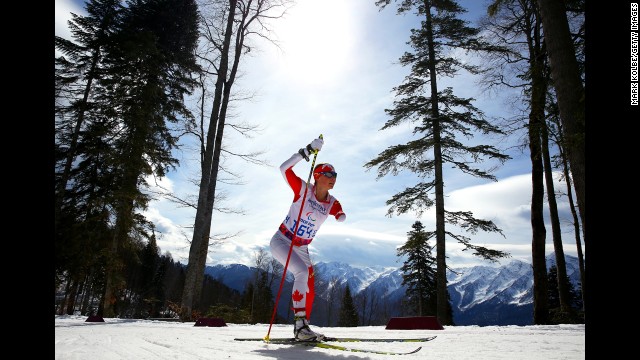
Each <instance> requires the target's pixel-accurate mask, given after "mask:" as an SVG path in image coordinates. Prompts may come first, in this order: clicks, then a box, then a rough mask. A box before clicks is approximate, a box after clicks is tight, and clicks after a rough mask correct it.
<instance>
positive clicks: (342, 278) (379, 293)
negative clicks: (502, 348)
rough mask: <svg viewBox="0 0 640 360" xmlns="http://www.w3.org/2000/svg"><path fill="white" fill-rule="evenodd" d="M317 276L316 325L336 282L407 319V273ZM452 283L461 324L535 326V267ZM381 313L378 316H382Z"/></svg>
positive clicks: (319, 269)
mask: <svg viewBox="0 0 640 360" xmlns="http://www.w3.org/2000/svg"><path fill="white" fill-rule="evenodd" d="M565 259H566V267H567V276H568V277H569V279H570V280H571V282H572V284H573V286H574V288H575V289H579V288H580V272H579V266H578V258H576V257H573V256H569V255H566V256H565ZM546 261H547V268H550V267H551V266H552V265H555V255H554V254H553V253H551V254H549V255H547V257H546ZM206 273H207V274H209V275H211V276H212V277H213V278H215V279H218V280H219V281H221V282H223V283H224V284H226V285H227V286H229V287H231V288H233V289H236V290H238V291H243V290H244V288H245V285H246V284H247V282H248V281H251V279H252V278H253V274H254V269H253V268H250V267H247V266H245V265H239V264H234V265H217V266H212V267H211V266H208V267H207V269H206ZM315 276H316V300H315V302H316V303H314V312H315V311H317V312H318V313H319V315H318V316H317V317H318V319H317V321H316V323H317V324H318V325H325V324H324V323H328V322H329V321H331V320H326V319H325V316H323V315H324V314H322V312H323V311H328V310H327V309H329V308H330V306H329V305H328V304H327V303H326V301H327V299H328V298H329V287H330V283H331V282H332V280H333V281H337V283H338V284H339V285H340V287H342V288H344V287H345V286H346V285H347V284H348V285H349V289H350V290H351V294H352V295H353V296H354V297H368V298H369V299H371V298H372V297H375V298H376V299H377V301H378V302H377V303H376V304H377V305H376V306H378V308H379V309H382V308H384V309H385V310H384V311H385V316H387V317H388V316H402V311H401V309H399V307H400V306H399V303H400V300H401V299H402V298H403V297H404V294H405V290H406V289H405V287H404V286H402V272H401V271H400V269H399V268H393V267H381V266H372V267H366V268H356V267H352V266H350V265H349V264H346V263H339V262H328V263H318V264H316V265H315ZM447 279H448V281H449V285H448V286H449V294H450V296H451V302H452V306H453V318H454V322H455V324H456V325H480V326H484V325H530V324H532V323H533V271H532V268H531V264H529V263H526V262H523V261H519V260H514V261H511V262H510V263H509V264H507V265H503V266H500V267H491V266H473V267H465V268H454V269H452V270H449V271H448V272H447ZM287 280H288V282H289V281H291V277H287ZM276 286H279V284H276ZM290 286H291V284H290V283H288V284H286V285H285V287H286V288H287V289H290V288H291V287H290ZM275 290H276V291H277V289H275ZM274 293H275V292H274ZM369 301H370V300H369ZM356 303H357V301H356ZM278 309H279V312H280V313H286V312H287V306H286V304H284V305H283V304H280V306H279V307H278ZM315 309H317V310H315ZM379 309H378V310H377V311H381V310H379ZM327 318H328V317H327ZM312 320H314V319H313V318H312Z"/></svg>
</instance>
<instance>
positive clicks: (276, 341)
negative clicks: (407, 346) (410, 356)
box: [234, 336, 436, 344]
mask: <svg viewBox="0 0 640 360" xmlns="http://www.w3.org/2000/svg"><path fill="white" fill-rule="evenodd" d="M435 338H436V336H429V337H423V338H349V337H325V338H324V339H323V340H322V343H325V342H426V341H431V340H433V339H435ZM234 340H235V341H264V342H266V343H274V344H290V343H304V341H298V340H296V339H294V338H270V339H269V340H266V339H264V338H235V339H234ZM311 343H313V344H315V343H317V342H311Z"/></svg>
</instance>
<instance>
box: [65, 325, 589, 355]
mask: <svg viewBox="0 0 640 360" xmlns="http://www.w3.org/2000/svg"><path fill="white" fill-rule="evenodd" d="M86 319H87V317H86V316H56V317H55V358H56V359H59V360H68V359H82V360H85V359H86V360H103V359H109V360H112V359H113V360H115V359H135V360H147V359H148V360H157V359H179V360H182V359H186V360H190V359H207V360H217V359H237V360H257V359H259V360H264V359H284V360H310V359H314V360H315V359H320V360H323V359H351V360H358V359H396V360H397V359H399V358H407V359H409V358H411V359H437V360H464V359H472V360H481V359H492V360H495V359H509V360H514V359H518V360H519V359H532V360H533V359H535V360H539V359H542V360H553V359H584V358H585V325H548V326H541V325H537V326H486V327H479V326H445V329H444V330H385V327H384V326H361V327H355V328H339V327H316V326H313V324H312V326H311V327H312V329H313V330H316V331H317V332H321V333H323V334H325V335H327V336H334V337H370V338H374V337H375V338H378V337H385V338H409V337H426V336H430V335H437V338H436V339H435V340H433V341H430V342H426V343H402V342H393V343H341V344H342V345H343V346H350V347H357V348H363V349H379V350H385V351H390V350H391V351H402V352H407V351H411V350H413V349H415V348H416V347H418V346H422V349H421V350H420V351H418V352H417V353H415V354H410V355H378V354H365V353H358V352H346V351H340V350H335V349H319V348H308V347H303V346H291V345H277V344H273V343H271V344H266V343H263V342H260V341H258V342H244V341H243V342H240V341H234V340H233V339H234V338H237V337H257V338H264V337H265V336H266V335H267V331H268V330H269V324H258V325H246V324H227V325H228V326H226V327H206V326H194V324H195V323H194V322H186V323H181V322H166V321H151V320H133V319H112V318H108V319H105V322H85V320H86ZM292 331H293V325H280V324H276V325H273V327H272V328H271V333H270V337H271V338H275V337H291V336H292Z"/></svg>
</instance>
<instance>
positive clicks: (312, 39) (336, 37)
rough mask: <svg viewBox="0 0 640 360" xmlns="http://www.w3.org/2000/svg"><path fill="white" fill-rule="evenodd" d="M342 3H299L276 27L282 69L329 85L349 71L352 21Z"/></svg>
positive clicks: (313, 0) (306, 0)
mask: <svg viewBox="0 0 640 360" xmlns="http://www.w3.org/2000/svg"><path fill="white" fill-rule="evenodd" d="M345 3H346V2H345V1H344V0H300V1H299V2H298V3H297V4H296V5H295V6H294V7H293V8H291V9H290V11H289V13H288V15H287V16H286V17H285V18H284V19H281V23H280V24H279V26H278V29H277V32H278V39H279V40H280V43H281V48H282V50H283V53H282V56H283V57H282V58H281V59H282V60H281V61H282V63H281V66H282V68H284V71H285V72H286V74H288V76H290V77H292V78H295V79H299V80H300V81H304V82H307V83H312V84H323V83H328V82H331V81H332V80H335V79H337V78H339V77H340V75H341V74H342V73H343V72H345V71H346V70H348V69H349V66H350V63H349V59H350V58H351V56H350V51H352V50H351V49H352V48H353V46H354V44H353V43H352V42H353V38H354V35H353V28H354V26H353V22H354V21H355V19H354V18H353V17H351V16H349V11H348V10H349V7H348V4H345Z"/></svg>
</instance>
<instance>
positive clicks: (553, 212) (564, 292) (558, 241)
mask: <svg viewBox="0 0 640 360" xmlns="http://www.w3.org/2000/svg"><path fill="white" fill-rule="evenodd" d="M540 135H541V146H542V158H543V162H544V175H545V182H546V184H547V201H548V203H549V217H550V218H551V238H552V239H553V250H554V253H555V257H556V268H557V270H558V276H557V281H558V298H559V301H560V311H561V312H563V313H567V312H569V311H570V310H571V305H570V304H569V287H568V285H569V284H567V282H566V278H567V264H566V261H565V258H564V249H563V246H562V230H561V229H560V217H559V215H558V204H557V202H556V192H555V186H554V185H553V171H552V170H553V169H552V166H551V156H550V155H549V132H548V130H547V126H542V127H541V128H540Z"/></svg>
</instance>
